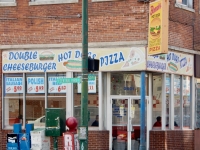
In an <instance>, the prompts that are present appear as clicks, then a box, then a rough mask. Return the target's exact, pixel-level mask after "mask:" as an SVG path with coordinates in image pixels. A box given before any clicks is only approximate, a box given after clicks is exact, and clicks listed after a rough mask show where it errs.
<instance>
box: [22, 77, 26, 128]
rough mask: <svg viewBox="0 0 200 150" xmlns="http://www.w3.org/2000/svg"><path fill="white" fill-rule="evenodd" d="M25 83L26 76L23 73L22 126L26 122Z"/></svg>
mask: <svg viewBox="0 0 200 150" xmlns="http://www.w3.org/2000/svg"><path fill="white" fill-rule="evenodd" d="M25 84H26V76H25V73H23V83H22V86H23V106H22V108H23V116H22V117H23V125H22V128H23V127H24V128H25V123H26V118H25V116H26V88H25Z"/></svg>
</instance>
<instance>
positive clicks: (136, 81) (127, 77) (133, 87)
mask: <svg viewBox="0 0 200 150" xmlns="http://www.w3.org/2000/svg"><path fill="white" fill-rule="evenodd" d="M146 77H147V75H146ZM140 81H141V77H140V74H139V73H134V74H133V73H119V72H117V73H116V72H115V73H111V90H110V91H111V95H140V86H141V85H140V84H141V82H140ZM145 87H146V95H148V78H146V86H145Z"/></svg>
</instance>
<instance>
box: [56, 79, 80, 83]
mask: <svg viewBox="0 0 200 150" xmlns="http://www.w3.org/2000/svg"><path fill="white" fill-rule="evenodd" d="M80 82H81V78H58V79H57V83H59V84H60V83H80Z"/></svg>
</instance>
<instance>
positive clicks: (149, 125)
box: [146, 73, 153, 150]
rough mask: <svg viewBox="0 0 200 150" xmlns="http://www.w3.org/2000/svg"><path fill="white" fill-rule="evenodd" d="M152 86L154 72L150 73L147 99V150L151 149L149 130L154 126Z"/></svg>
mask: <svg viewBox="0 0 200 150" xmlns="http://www.w3.org/2000/svg"><path fill="white" fill-rule="evenodd" d="M152 87H153V81H152V73H149V99H148V100H147V102H148V103H147V138H146V140H147V146H146V150H149V141H150V140H149V135H150V134H149V131H150V130H152V126H153V123H152V107H153V104H152V101H153V99H152V97H153V95H152V93H153V91H152Z"/></svg>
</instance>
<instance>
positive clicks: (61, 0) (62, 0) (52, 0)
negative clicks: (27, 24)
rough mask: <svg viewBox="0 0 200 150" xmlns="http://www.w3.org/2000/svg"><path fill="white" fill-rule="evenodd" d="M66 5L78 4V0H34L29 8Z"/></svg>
mask: <svg viewBox="0 0 200 150" xmlns="http://www.w3.org/2000/svg"><path fill="white" fill-rule="evenodd" d="M65 3H78V0H49V1H41V0H36V1H34V0H32V1H31V2H29V6H31V5H49V4H65Z"/></svg>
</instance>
